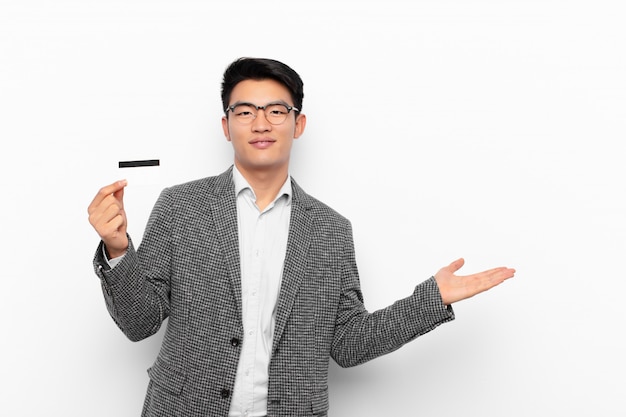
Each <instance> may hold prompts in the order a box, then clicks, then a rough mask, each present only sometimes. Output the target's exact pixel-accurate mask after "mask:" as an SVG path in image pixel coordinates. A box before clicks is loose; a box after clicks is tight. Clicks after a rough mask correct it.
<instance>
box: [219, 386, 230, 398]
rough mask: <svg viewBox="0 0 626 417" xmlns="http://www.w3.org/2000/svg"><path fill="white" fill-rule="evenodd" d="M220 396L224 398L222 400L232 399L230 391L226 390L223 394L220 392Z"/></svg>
mask: <svg viewBox="0 0 626 417" xmlns="http://www.w3.org/2000/svg"><path fill="white" fill-rule="evenodd" d="M220 395H221V396H222V398H228V397H230V390H228V389H226V388H224V389H223V390H222V392H220Z"/></svg>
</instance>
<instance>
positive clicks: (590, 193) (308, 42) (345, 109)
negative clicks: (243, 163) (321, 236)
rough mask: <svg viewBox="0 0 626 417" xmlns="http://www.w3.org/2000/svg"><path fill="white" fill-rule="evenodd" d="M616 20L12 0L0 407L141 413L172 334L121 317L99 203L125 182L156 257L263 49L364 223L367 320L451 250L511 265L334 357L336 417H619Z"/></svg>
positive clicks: (620, 43)
mask: <svg viewBox="0 0 626 417" xmlns="http://www.w3.org/2000/svg"><path fill="white" fill-rule="evenodd" d="M622 4H623V2H621V1H617V0H616V1H602V0H599V1H565V0H547V1H495V0H494V1H486V0H484V1H434V0H433V1H406V2H403V1H398V0H389V1H375V2H373V1H359V2H356V1H355V2H342V1H332V2H329V1H299V2H289V1H274V2H260V1H254V2H253V1H237V2H209V1H186V0H184V1H180V0H179V1H173V0H172V1H168V0H162V1H139V0H125V1H93V0H92V1H85V0H83V1H78V0H76V1H54V2H46V1H35V0H31V1H28V0H19V1H18V0H14V1H1V2H0V138H1V142H0V143H1V145H0V146H1V147H2V153H1V158H2V163H1V164H0V169H1V176H0V178H1V181H2V183H1V186H2V203H1V204H0V207H1V212H0V215H1V217H0V219H2V228H0V230H1V236H2V243H1V247H2V251H1V252H0V263H1V265H2V269H1V271H2V272H1V273H0V278H1V281H0V282H2V286H1V288H0V295H1V302H0V314H1V317H2V330H3V331H2V339H1V340H2V344H1V346H2V347H1V349H2V355H0V358H1V359H0V361H1V362H0V369H1V375H2V376H1V381H2V390H0V414H1V415H3V416H11V417H20V416H41V415H63V416H81V417H82V416H90V417H98V416H107V417H108V416H118V417H131V416H138V415H139V413H140V410H141V406H142V403H143V398H144V394H145V390H146V387H147V384H148V376H147V374H146V372H145V370H146V369H147V368H148V367H149V366H150V365H151V364H152V362H153V360H154V359H155V356H156V354H157V351H158V348H159V343H160V340H161V337H162V332H160V333H159V334H157V335H156V336H154V337H152V338H150V339H148V340H145V341H142V342H139V343H132V342H130V341H128V340H127V339H126V338H125V337H124V336H123V334H122V333H121V332H120V331H119V330H118V329H117V328H116V327H115V324H114V323H113V321H112V320H111V319H110V317H109V316H108V313H107V311H106V308H105V305H104V301H103V299H102V295H101V291H100V285H99V282H98V280H97V278H96V276H95V274H94V273H93V270H92V265H91V259H92V257H93V254H94V251H95V249H96V245H97V243H98V237H97V235H96V233H95V232H94V231H93V230H92V229H91V227H90V225H89V223H88V221H87V206H88V204H89V202H90V201H91V199H92V198H93V196H94V195H95V193H96V192H97V190H98V189H99V188H100V187H101V186H103V185H105V184H108V183H111V182H113V181H114V180H117V179H119V178H123V177H128V179H129V181H130V184H129V186H128V188H127V190H126V195H125V198H126V205H127V211H128V215H129V221H130V226H129V227H130V233H131V235H132V236H133V238H134V239H135V240H136V241H140V240H141V235H142V232H143V227H144V225H145V221H146V220H147V216H148V214H149V211H150V210H151V208H152V205H153V204H154V201H155V199H156V197H157V195H158V193H159V192H160V190H161V189H162V188H163V187H165V186H168V185H172V184H176V183H180V182H183V181H187V180H191V179H195V178H199V177H203V176H208V175H215V174H218V173H220V172H222V171H224V170H225V169H226V168H227V167H228V166H229V165H230V164H231V162H232V150H231V148H230V146H229V144H228V142H226V140H225V139H224V137H223V134H222V131H221V125H220V118H221V115H222V113H221V108H220V106H221V104H220V100H219V88H220V82H221V76H222V73H223V70H224V69H225V67H226V66H227V65H228V64H229V63H230V62H231V61H232V60H234V59H236V58H238V57H240V56H262V57H271V58H276V59H279V60H282V61H284V62H286V63H287V64H289V65H291V66H292V67H293V68H294V69H296V70H297V71H298V72H299V73H300V74H301V76H302V77H303V79H304V83H305V99H304V108H303V111H304V113H306V114H307V117H308V126H307V130H306V131H305V134H304V135H303V137H302V138H300V139H299V140H298V141H297V143H296V145H295V147H294V150H293V157H292V166H291V171H292V175H293V176H294V177H295V178H296V180H297V181H298V183H299V184H300V185H301V186H302V187H303V188H304V189H305V190H307V191H308V192H309V193H310V194H312V195H314V196H316V197H318V198H320V199H321V200H323V201H324V202H326V203H327V204H329V205H330V206H332V207H333V208H335V209H336V210H338V211H339V212H341V213H342V214H344V215H345V216H347V217H348V218H349V219H351V221H352V223H353V226H354V231H355V244H356V251H357V261H358V264H359V270H360V274H361V282H362V289H363V292H364V296H365V302H366V306H367V307H368V308H369V309H370V310H371V311H373V310H376V309H378V308H382V307H385V306H387V305H388V304H390V303H392V302H393V301H395V300H396V299H398V298H402V297H405V296H407V295H409V294H410V293H411V291H412V289H413V287H414V286H415V285H416V284H418V283H419V282H421V281H423V280H424V279H427V278H428V277H429V276H430V275H432V274H434V273H435V272H436V271H437V270H438V269H439V268H440V267H442V266H444V265H447V264H448V263H449V262H451V261H452V260H454V259H456V258H458V257H464V258H465V259H466V265H465V267H464V268H463V269H462V270H461V271H460V273H463V274H469V273H473V272H477V271H480V270H483V269H487V268H491V267H495V266H500V265H506V266H510V267H514V268H516V269H517V271H518V272H517V274H516V278H515V279H514V280H511V281H507V282H506V283H504V284H503V285H501V286H499V287H497V288H495V289H493V290H491V291H489V292H487V293H484V294H481V295H479V296H476V297H475V298H472V299H469V300H466V301H463V302H461V303H458V304H456V305H455V306H454V308H455V311H456V315H457V318H456V320H455V321H454V322H452V323H449V324H446V325H444V326H442V327H440V328H438V329H437V330H435V331H434V332H432V333H429V334H427V335H425V336H424V337H422V338H420V339H418V340H417V341H415V342H412V343H411V344H409V345H406V346H404V347H403V348H402V349H400V350H398V351H397V352H394V353H392V354H390V355H387V356H384V357H382V358H379V359H377V360H375V361H372V362H369V363H367V364H364V365H362V366H360V367H356V368H352V369H341V368H339V367H337V366H336V365H334V364H333V365H332V367H331V377H330V379H331V381H330V396H331V398H330V400H331V409H330V413H331V415H333V416H356V415H358V416H364V417H367V416H372V417H373V416H391V415H410V416H433V415H437V416H459V415H462V416H481V417H488V416H494V417H495V416H497V417H500V416H530V415H532V416H554V415H559V416H567V415H602V416H623V415H625V414H626V404H625V403H624V400H623V393H624V388H625V386H624V383H623V379H622V377H623V375H624V373H625V371H626V364H625V359H624V350H625V348H626V346H625V342H624V340H625V339H624V337H623V336H622V335H621V334H620V333H621V332H622V331H623V329H624V323H625V320H624V319H625V316H626V314H625V313H624V310H623V308H622V306H621V304H620V303H621V301H622V299H623V293H624V290H625V289H626V284H625V279H624V273H623V268H622V262H623V261H624V254H625V249H626V244H625V242H626V220H625V216H624V213H625V209H626V202H625V197H624V194H625V185H624V178H626V168H625V164H624V139H625V134H626V127H625V123H624V121H625V120H626V81H625V80H626V77H625V76H624V74H626V59H625V54H624V51H626V27H625V26H624V24H623V23H624V21H625V20H626V13H625V11H624V6H623V5H622ZM155 158H156V159H160V160H161V166H160V167H158V168H142V169H135V170H126V171H121V170H119V169H118V168H117V163H118V161H121V160H130V159H155Z"/></svg>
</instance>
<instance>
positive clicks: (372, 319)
mask: <svg viewBox="0 0 626 417" xmlns="http://www.w3.org/2000/svg"><path fill="white" fill-rule="evenodd" d="M302 99H303V83H302V80H301V79H300V77H299V75H298V74H297V73H296V72H295V71H293V70H292V69H291V68H290V67H288V66H287V65H285V64H283V63H281V62H278V61H275V60H269V59H250V58H243V59H239V60H237V61H235V62H233V63H232V64H231V65H230V66H229V67H228V68H227V69H226V71H225V73H224V79H223V83H222V102H223V108H224V111H225V115H224V116H223V117H222V126H223V129H224V135H225V136H226V139H227V140H228V141H230V142H231V143H232V146H233V149H234V165H233V166H231V167H230V168H229V169H228V170H227V171H225V172H224V173H222V174H221V175H218V176H215V177H209V178H204V179H200V180H196V181H193V182H189V183H185V184H182V185H177V186H174V187H170V188H166V189H165V190H163V192H162V193H161V195H160V197H159V199H158V200H157V202H156V204H155V206H154V209H153V212H152V215H151V216H150V220H149V221H148V225H147V227H146V230H145V234H144V238H143V240H142V243H141V245H140V247H139V248H138V249H137V250H135V248H134V246H133V244H132V241H131V240H130V238H129V236H128V235H127V233H126V213H125V212H124V205H123V194H124V187H125V186H126V182H125V181H118V182H115V183H113V184H111V185H108V186H106V187H104V188H102V189H101V190H100V192H99V193H98V194H97V195H96V197H95V198H94V200H93V202H92V203H91V205H90V206H89V221H90V223H91V224H92V226H93V227H94V228H95V230H96V231H97V232H98V234H99V235H100V237H101V239H102V241H101V244H100V246H99V247H98V250H97V252H96V256H95V259H94V266H95V270H96V274H97V275H98V276H99V277H100V279H101V282H102V288H103V292H104V297H105V300H106V305H107V308H108V310H109V312H110V314H111V317H112V318H113V319H114V320H115V322H116V323H117V325H118V326H119V327H120V329H121V330H122V331H123V332H124V333H125V334H126V335H127V336H128V337H129V338H130V339H131V340H141V339H143V338H146V337H148V336H150V335H152V334H154V333H156V332H157V331H158V329H159V327H160V325H161V323H162V322H163V320H165V318H168V317H169V320H168V324H167V329H166V332H165V336H164V340H163V345H162V348H161V351H160V353H159V355H158V357H157V358H156V361H155V363H154V365H153V366H152V367H151V368H150V370H149V371H148V373H149V375H150V383H149V386H148V392H147V396H146V400H145V403H144V409H143V416H167V417H171V416H198V417H200V416H203V417H206V416H212V417H215V416H231V417H235V416H236V417H239V416H251V417H259V416H266V415H267V416H285V417H295V416H324V415H326V414H327V412H328V386H327V379H328V365H329V358H330V357H332V358H333V360H335V361H336V362H337V363H338V364H339V365H341V366H354V365H358V364H360V363H363V362H366V361H368V360H370V359H373V358H376V357H378V356H380V355H384V354H386V353H389V352H391V351H393V350H396V349H398V348H399V347H401V346H402V345H404V344H405V343H407V342H409V341H410V340H413V339H414V338H416V337H418V336H420V335H422V334H424V333H426V332H428V331H430V330H432V329H434V328H435V327H437V326H438V325H440V324H442V323H445V322H447V321H450V320H452V319H453V318H454V315H453V311H452V308H451V304H452V303H454V302H457V301H459V300H462V299H465V298H468V297H471V296H473V295H475V294H478V293H480V292H482V291H485V290H488V289H489V288H491V287H493V286H495V285H498V284H499V283H501V282H502V281H504V280H506V279H508V278H511V277H512V276H513V274H514V272H515V271H514V270H513V269H509V268H505V267H501V268H495V269H491V270H488V271H484V272H481V273H477V274H473V275H469V276H457V275H455V272H456V271H457V270H458V269H459V268H461V266H462V265H463V260H462V259H459V260H457V261H454V262H452V263H451V264H450V265H448V266H447V267H444V268H442V269H441V270H440V271H439V272H438V273H437V274H436V275H435V276H434V277H431V278H430V279H427V280H426V281H424V282H422V283H421V284H419V285H417V286H416V288H415V291H414V292H413V294H411V295H409V296H408V297H407V298H404V299H402V300H399V301H397V302H395V303H394V304H393V305H391V306H389V307H387V308H385V309H382V310H379V311H376V312H373V313H369V312H368V311H367V310H366V309H365V307H364V305H363V298H362V295H361V290H360V285H359V279H358V273H357V267H356V263H355V255H354V246H353V242H352V231H351V226H350V223H349V221H348V220H346V219H345V218H344V217H342V216H341V215H339V214H338V213H336V212H335V211H333V210H332V209H331V208H330V207H328V206H326V205H324V204H323V203H321V202H320V201H318V200H316V199H314V198H313V197H311V196H309V195H307V194H306V193H305V192H304V191H303V190H302V189H301V188H300V187H299V186H298V184H297V183H296V182H295V181H294V180H293V179H292V178H290V176H289V157H290V154H291V146H292V144H293V141H294V140H295V139H297V138H298V137H299V136H300V135H302V132H303V131H304V128H305V126H306V116H305V115H304V114H302V113H301V109H302Z"/></svg>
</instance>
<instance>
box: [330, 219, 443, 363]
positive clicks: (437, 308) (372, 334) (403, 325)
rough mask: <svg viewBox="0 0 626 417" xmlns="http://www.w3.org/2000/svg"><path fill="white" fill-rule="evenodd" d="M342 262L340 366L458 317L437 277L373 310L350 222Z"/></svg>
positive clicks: (335, 349)
mask: <svg viewBox="0 0 626 417" xmlns="http://www.w3.org/2000/svg"><path fill="white" fill-rule="evenodd" d="M341 263H342V271H341V274H342V282H341V294H340V298H339V307H338V311H337V320H336V327H335V335H334V338H333V342H332V346H331V356H332V357H333V359H334V360H335V362H337V364H339V365H340V366H342V367H350V366H355V365H359V364H361V363H364V362H367V361H369V360H371V359H374V358H376V357H378V356H381V355H384V354H387V353H390V352H393V351H394V350H396V349H399V348H400V347H402V346H403V345H404V344H406V343H408V342H409V341H411V340H414V339H415V338H417V337H418V336H421V335H423V334H425V333H428V332H429V331H431V330H433V329H435V328H436V327H438V326H439V325H441V324H443V323H446V322H448V321H451V320H454V311H453V310H452V307H451V306H446V305H444V304H443V301H442V298H441V294H440V293H439V288H438V286H437V283H436V282H435V279H434V277H431V278H429V279H427V280H426V281H424V282H422V283H421V284H419V285H417V286H416V287H415V290H414V291H413V293H412V294H411V295H410V296H408V297H406V298H404V299H401V300H398V301H396V302H395V303H393V304H392V305H390V306H388V307H386V308H384V309H381V310H378V311H375V312H373V313H369V312H368V311H367V310H366V308H365V306H364V303H363V295H362V293H361V289H360V283H359V276H358V271H357V266H356V261H355V254H354V244H353V238H352V231H351V227H350V225H348V233H347V239H346V243H345V246H344V251H343V256H342V261H341Z"/></svg>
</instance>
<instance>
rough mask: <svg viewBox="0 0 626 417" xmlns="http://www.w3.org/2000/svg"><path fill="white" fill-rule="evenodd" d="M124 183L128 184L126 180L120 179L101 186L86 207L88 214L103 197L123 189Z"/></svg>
mask: <svg viewBox="0 0 626 417" xmlns="http://www.w3.org/2000/svg"><path fill="white" fill-rule="evenodd" d="M126 185H128V181H126V180H120V181H115V182H114V183H113V184H109V185H106V186H104V187H102V188H101V189H100V190H99V191H98V194H96V196H95V197H94V199H93V200H92V202H91V204H89V207H88V208H87V211H88V212H89V214H91V213H92V212H93V211H94V210H96V208H97V207H98V206H99V205H100V203H102V201H103V200H104V199H105V198H107V197H108V196H110V195H112V194H115V193H117V192H119V191H120V190H123V189H124V187H126ZM122 195H123V194H122Z"/></svg>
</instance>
